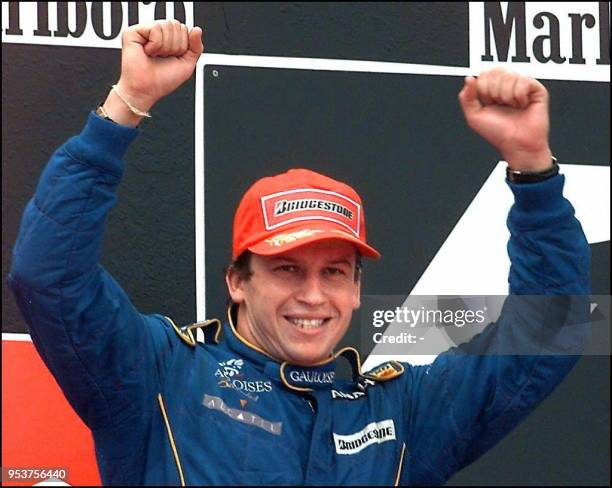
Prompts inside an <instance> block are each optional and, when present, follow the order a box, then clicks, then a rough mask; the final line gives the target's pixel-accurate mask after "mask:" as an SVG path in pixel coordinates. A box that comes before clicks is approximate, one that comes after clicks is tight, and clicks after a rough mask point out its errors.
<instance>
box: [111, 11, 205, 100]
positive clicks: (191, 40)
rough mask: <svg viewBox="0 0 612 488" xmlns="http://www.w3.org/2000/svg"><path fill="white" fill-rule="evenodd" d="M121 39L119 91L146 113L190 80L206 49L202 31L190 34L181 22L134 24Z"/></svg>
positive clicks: (163, 21)
mask: <svg viewBox="0 0 612 488" xmlns="http://www.w3.org/2000/svg"><path fill="white" fill-rule="evenodd" d="M121 40H122V50H121V76H120V78H119V82H118V83H117V88H118V90H119V91H120V93H121V94H122V95H124V96H125V97H127V98H128V99H129V100H130V102H131V103H132V104H133V105H134V106H136V107H137V108H139V109H140V110H143V111H146V110H149V109H150V108H151V107H152V106H153V105H154V104H155V103H156V102H157V101H158V100H159V99H161V98H163V97H165V96H166V95H168V94H170V93H172V92H173V91H174V90H176V89H177V88H178V87H179V86H180V85H182V84H183V83H184V82H185V81H187V80H188V79H189V78H190V77H191V75H192V73H193V71H194V69H195V65H196V63H197V61H198V58H199V57H200V55H201V54H202V51H203V50H204V46H203V44H202V29H200V28H199V27H194V28H193V29H191V31H189V30H188V28H187V26H186V25H184V24H181V23H180V22H179V21H178V20H158V21H156V22H153V23H151V24H137V25H133V26H131V27H129V28H128V29H127V30H125V31H124V33H123V36H122V39H121Z"/></svg>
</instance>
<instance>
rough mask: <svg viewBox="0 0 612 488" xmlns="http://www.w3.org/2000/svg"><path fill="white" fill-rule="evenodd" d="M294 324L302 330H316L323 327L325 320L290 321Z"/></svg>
mask: <svg viewBox="0 0 612 488" xmlns="http://www.w3.org/2000/svg"><path fill="white" fill-rule="evenodd" d="M289 320H290V321H291V323H292V324H294V325H297V326H298V327H299V328H300V329H316V328H317V327H321V325H323V322H324V320H323V319H289Z"/></svg>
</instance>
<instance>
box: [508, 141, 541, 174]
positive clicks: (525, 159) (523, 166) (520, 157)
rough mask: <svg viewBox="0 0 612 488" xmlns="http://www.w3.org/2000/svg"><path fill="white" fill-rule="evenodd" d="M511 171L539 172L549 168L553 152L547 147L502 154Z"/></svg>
mask: <svg viewBox="0 0 612 488" xmlns="http://www.w3.org/2000/svg"><path fill="white" fill-rule="evenodd" d="M502 157H503V158H504V160H505V161H506V162H507V163H508V167H509V168H510V169H511V170H513V171H524V172H528V173H539V172H541V171H546V170H549V169H551V167H552V165H553V164H552V160H553V154H552V151H551V150H550V148H549V147H546V148H545V149H542V150H540V151H534V152H514V153H511V154H508V155H502Z"/></svg>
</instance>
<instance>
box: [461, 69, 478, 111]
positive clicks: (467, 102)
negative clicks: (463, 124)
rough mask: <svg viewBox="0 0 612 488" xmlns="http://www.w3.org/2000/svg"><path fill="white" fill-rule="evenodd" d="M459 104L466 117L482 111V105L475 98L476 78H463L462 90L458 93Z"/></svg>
mask: <svg viewBox="0 0 612 488" xmlns="http://www.w3.org/2000/svg"><path fill="white" fill-rule="evenodd" d="M459 103H460V104H461V108H462V109H463V114H464V115H465V116H466V117H469V116H470V115H473V114H474V113H476V112H478V111H479V110H480V109H482V105H481V104H480V101H479V100H478V96H477V90H476V78H474V77H473V76H466V77H465V84H464V85H463V89H462V90H461V91H460V92H459Z"/></svg>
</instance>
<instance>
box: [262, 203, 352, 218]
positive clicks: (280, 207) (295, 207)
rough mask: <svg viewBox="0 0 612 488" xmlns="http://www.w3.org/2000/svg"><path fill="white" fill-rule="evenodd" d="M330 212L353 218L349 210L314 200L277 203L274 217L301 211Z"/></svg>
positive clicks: (334, 204) (335, 204)
mask: <svg viewBox="0 0 612 488" xmlns="http://www.w3.org/2000/svg"><path fill="white" fill-rule="evenodd" d="M312 209H320V210H328V211H329V212H336V213H338V214H340V215H344V216H345V217H346V218H348V219H352V218H353V212H351V211H350V210H349V209H348V208H346V207H343V206H342V205H339V204H337V203H334V202H328V201H327V200H316V199H314V198H311V199H307V200H294V201H291V200H281V201H280V202H276V204H275V205H274V216H275V217H278V216H279V215H283V214H286V213H289V212H297V211H299V210H312Z"/></svg>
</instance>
